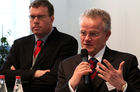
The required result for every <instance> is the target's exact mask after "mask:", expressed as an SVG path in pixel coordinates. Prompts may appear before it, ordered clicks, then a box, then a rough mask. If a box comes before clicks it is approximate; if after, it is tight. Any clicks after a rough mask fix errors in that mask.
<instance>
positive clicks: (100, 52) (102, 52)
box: [88, 46, 106, 62]
mask: <svg viewBox="0 0 140 92" xmlns="http://www.w3.org/2000/svg"><path fill="white" fill-rule="evenodd" d="M105 48H106V46H104V48H102V49H101V50H100V51H99V52H98V53H97V54H96V55H95V56H94V58H96V59H97V60H98V61H99V62H101V60H102V58H103V55H104V52H105ZM90 58H91V56H88V59H90Z"/></svg>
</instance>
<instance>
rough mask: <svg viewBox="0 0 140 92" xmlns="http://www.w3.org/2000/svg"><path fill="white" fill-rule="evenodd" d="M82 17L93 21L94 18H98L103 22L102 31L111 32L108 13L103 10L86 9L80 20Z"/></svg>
mask: <svg viewBox="0 0 140 92" xmlns="http://www.w3.org/2000/svg"><path fill="white" fill-rule="evenodd" d="M83 17H89V18H92V19H95V18H96V17H100V18H102V20H103V22H104V31H110V30H111V18H110V15H109V13H108V12H106V11H105V10H102V9H98V8H92V9H87V10H85V11H84V12H83V13H82V14H81V16H80V20H81V19H82V18H83Z"/></svg>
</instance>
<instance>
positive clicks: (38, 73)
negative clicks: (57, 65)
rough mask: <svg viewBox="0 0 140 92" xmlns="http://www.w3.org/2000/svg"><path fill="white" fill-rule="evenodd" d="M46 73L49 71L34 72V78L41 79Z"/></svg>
mask: <svg viewBox="0 0 140 92" xmlns="http://www.w3.org/2000/svg"><path fill="white" fill-rule="evenodd" d="M47 72H50V70H49V69H48V70H36V72H35V74H34V77H35V78H38V77H41V76H43V75H44V74H45V73H47Z"/></svg>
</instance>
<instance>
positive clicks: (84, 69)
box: [70, 62, 92, 90]
mask: <svg viewBox="0 0 140 92" xmlns="http://www.w3.org/2000/svg"><path fill="white" fill-rule="evenodd" d="M89 72H92V70H91V68H90V64H89V63H88V62H81V63H80V64H79V65H78V66H77V67H76V69H75V71H74V73H73V76H72V77H71V79H70V85H71V87H72V88H73V89H74V90H75V89H76V87H77V86H78V84H79V83H80V80H81V78H82V76H83V75H86V74H88V73H89Z"/></svg>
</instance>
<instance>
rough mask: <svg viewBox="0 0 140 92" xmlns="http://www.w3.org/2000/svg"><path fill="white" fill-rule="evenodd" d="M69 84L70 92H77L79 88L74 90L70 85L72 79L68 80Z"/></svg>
mask: <svg viewBox="0 0 140 92" xmlns="http://www.w3.org/2000/svg"><path fill="white" fill-rule="evenodd" d="M68 86H69V89H70V92H76V90H77V88H76V89H75V90H73V88H72V87H71V85H70V81H68Z"/></svg>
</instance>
